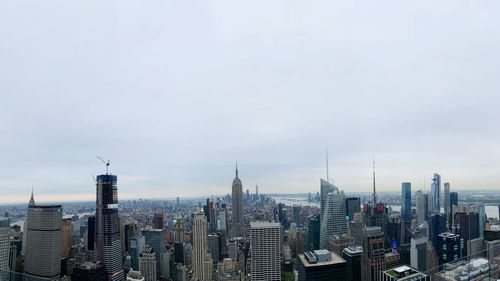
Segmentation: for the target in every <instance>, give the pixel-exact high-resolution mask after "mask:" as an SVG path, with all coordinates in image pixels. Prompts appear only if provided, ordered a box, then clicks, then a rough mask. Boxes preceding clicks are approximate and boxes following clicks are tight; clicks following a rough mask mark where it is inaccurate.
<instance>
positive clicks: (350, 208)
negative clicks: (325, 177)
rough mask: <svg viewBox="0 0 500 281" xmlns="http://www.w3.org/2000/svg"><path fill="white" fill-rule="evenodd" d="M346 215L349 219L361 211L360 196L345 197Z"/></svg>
mask: <svg viewBox="0 0 500 281" xmlns="http://www.w3.org/2000/svg"><path fill="white" fill-rule="evenodd" d="M345 208H346V215H347V216H349V221H352V220H353V219H354V214H355V213H359V212H361V200H360V198H359V197H349V198H346V199H345Z"/></svg>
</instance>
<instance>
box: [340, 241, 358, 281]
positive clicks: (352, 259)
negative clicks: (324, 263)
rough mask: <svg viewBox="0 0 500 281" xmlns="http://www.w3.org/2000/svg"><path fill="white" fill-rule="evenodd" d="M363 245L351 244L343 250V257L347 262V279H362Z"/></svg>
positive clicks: (353, 280)
mask: <svg viewBox="0 0 500 281" xmlns="http://www.w3.org/2000/svg"><path fill="white" fill-rule="evenodd" d="M362 255H363V247H361V246H349V247H348V248H345V249H344V251H343V252H342V258H343V259H344V260H346V262H347V274H346V281H361V256H362Z"/></svg>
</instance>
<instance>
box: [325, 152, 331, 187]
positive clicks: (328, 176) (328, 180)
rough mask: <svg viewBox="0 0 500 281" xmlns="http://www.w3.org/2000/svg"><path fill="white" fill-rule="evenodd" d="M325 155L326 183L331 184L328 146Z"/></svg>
mask: <svg viewBox="0 0 500 281" xmlns="http://www.w3.org/2000/svg"><path fill="white" fill-rule="evenodd" d="M325 153H326V181H327V182H330V173H329V171H328V146H326V150H325Z"/></svg>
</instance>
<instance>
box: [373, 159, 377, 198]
mask: <svg viewBox="0 0 500 281" xmlns="http://www.w3.org/2000/svg"><path fill="white" fill-rule="evenodd" d="M373 203H377V190H376V188H375V157H373Z"/></svg>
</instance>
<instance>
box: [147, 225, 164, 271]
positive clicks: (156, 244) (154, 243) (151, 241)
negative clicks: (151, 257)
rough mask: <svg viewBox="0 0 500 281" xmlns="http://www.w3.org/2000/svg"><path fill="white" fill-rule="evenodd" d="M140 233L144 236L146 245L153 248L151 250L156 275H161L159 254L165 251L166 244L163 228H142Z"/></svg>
mask: <svg viewBox="0 0 500 281" xmlns="http://www.w3.org/2000/svg"><path fill="white" fill-rule="evenodd" d="M142 235H143V236H144V240H145V242H146V245H149V247H151V248H153V252H154V254H155V260H156V275H157V276H160V275H161V255H163V253H165V252H166V251H167V250H166V245H165V230H164V229H154V228H149V229H143V230H142Z"/></svg>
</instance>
